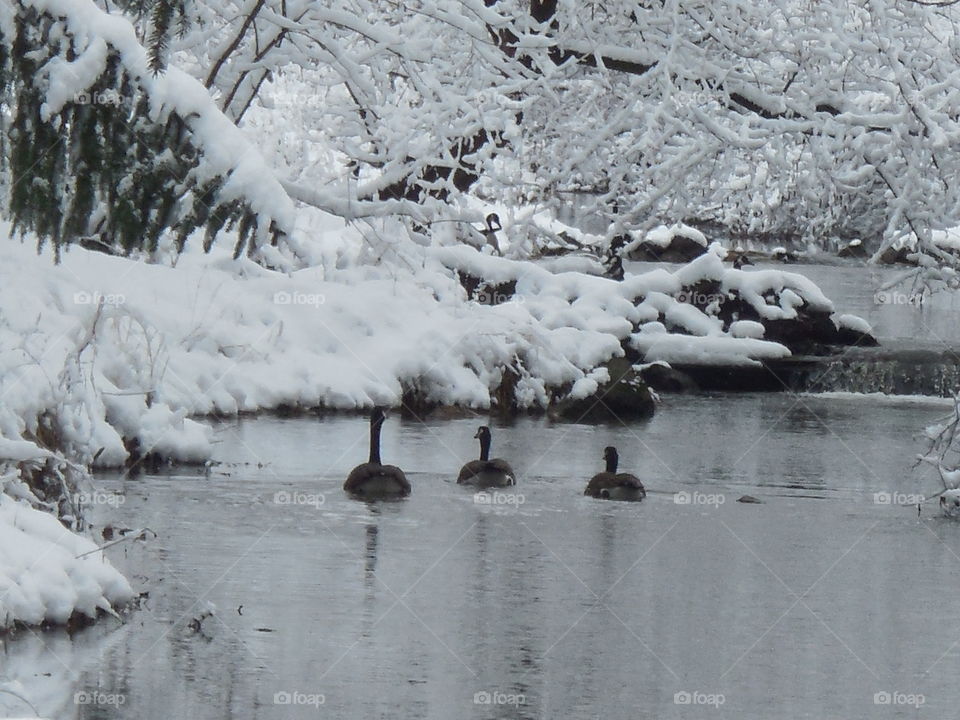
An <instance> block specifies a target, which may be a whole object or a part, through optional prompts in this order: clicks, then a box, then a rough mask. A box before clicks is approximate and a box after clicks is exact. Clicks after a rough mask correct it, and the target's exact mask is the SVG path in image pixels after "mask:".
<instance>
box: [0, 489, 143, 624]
mask: <svg viewBox="0 0 960 720" xmlns="http://www.w3.org/2000/svg"><path fill="white" fill-rule="evenodd" d="M96 548H97V546H96V545H94V544H93V542H91V541H90V540H88V539H86V538H84V537H81V536H80V535H77V534H76V533H73V532H71V531H70V530H67V529H66V528H65V527H64V526H63V525H61V524H60V522H59V521H58V520H57V519H56V518H54V517H53V516H52V515H50V514H48V513H45V512H42V511H40V510H36V509H34V508H32V507H31V506H30V505H29V504H28V503H26V502H23V501H18V500H14V499H13V498H11V497H7V496H6V495H4V494H2V493H0V630H2V629H7V628H10V627H11V626H12V625H13V624H14V623H23V624H28V625H39V624H40V623H44V622H50V623H56V624H65V623H66V622H67V621H69V620H70V618H71V617H72V616H73V615H74V614H75V613H79V614H81V615H84V616H86V617H88V618H90V619H93V618H95V617H96V616H97V613H98V611H104V612H114V609H115V608H117V607H119V606H121V605H124V604H126V603H128V602H130V601H131V600H132V599H133V590H132V588H131V587H130V583H128V582H127V580H126V578H124V577H123V575H121V574H120V573H119V572H118V571H117V570H116V569H115V568H114V567H113V565H111V564H110V562H109V561H108V560H107V559H106V558H104V557H103V556H102V553H100V552H93V553H91V554H89V555H84V553H88V552H90V551H91V550H96ZM81 555H82V557H79V556H81Z"/></svg>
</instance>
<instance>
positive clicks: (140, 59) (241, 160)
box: [24, 0, 300, 251]
mask: <svg viewBox="0 0 960 720" xmlns="http://www.w3.org/2000/svg"><path fill="white" fill-rule="evenodd" d="M24 4H25V5H28V6H32V7H34V8H36V9H37V10H38V11H40V12H48V13H50V14H51V15H52V16H54V17H57V18H62V19H63V20H64V22H65V23H66V26H67V28H68V30H69V32H70V34H71V35H72V36H73V37H74V38H75V41H76V44H77V46H78V47H79V49H80V51H79V53H78V55H77V57H76V59H74V60H73V61H71V62H67V61H64V60H63V59H61V58H54V59H53V60H51V61H50V62H49V63H47V64H46V65H45V66H44V67H43V69H42V72H44V73H46V76H47V81H48V86H47V93H46V102H45V103H44V104H43V106H42V108H41V113H42V116H43V119H44V120H47V119H49V118H50V117H52V116H54V115H55V114H57V113H58V112H59V111H60V110H61V109H62V108H63V107H64V105H65V104H67V103H68V102H73V101H75V99H76V98H78V97H82V96H84V95H86V94H87V93H88V92H89V89H90V87H91V85H92V84H93V82H94V81H95V80H96V79H97V78H98V77H99V76H100V75H101V74H102V73H103V71H104V69H105V67H106V63H107V61H108V58H109V56H110V54H111V53H110V51H111V50H115V51H116V52H117V53H118V55H119V58H120V62H121V63H122V65H123V67H124V69H125V70H126V71H127V73H128V74H129V75H130V77H131V78H132V79H133V81H134V82H135V83H136V84H137V85H138V86H139V87H140V88H141V89H142V90H143V91H144V92H145V93H146V95H147V96H148V98H149V99H150V108H151V114H152V116H153V118H154V119H155V120H157V121H160V122H162V121H163V119H164V118H165V117H166V116H168V115H169V114H170V113H176V114H177V115H178V116H179V117H180V118H182V119H183V120H184V121H185V122H186V124H187V126H188V127H189V129H190V132H191V133H192V135H193V139H194V143H195V144H196V145H197V146H198V147H199V148H200V150H201V151H202V152H203V155H204V162H203V163H201V164H200V166H199V172H200V174H199V175H198V178H197V179H198V180H200V181H205V180H210V179H213V178H215V177H225V178H227V180H226V183H225V184H224V186H223V189H222V198H223V200H224V201H225V202H226V201H230V200H233V199H242V200H243V201H245V202H246V203H248V204H249V206H250V208H251V209H252V210H253V211H254V212H256V213H257V214H258V215H259V219H258V232H259V233H260V234H261V236H265V235H266V232H267V229H268V227H269V225H270V223H271V221H275V222H276V223H277V224H278V225H279V227H280V228H281V229H283V230H284V231H287V232H288V233H291V231H292V230H293V228H294V225H295V217H296V212H295V208H294V204H293V201H292V200H291V199H290V197H289V196H288V195H287V192H286V190H284V188H283V186H282V185H281V183H280V181H279V180H278V179H277V177H276V175H275V173H274V172H273V169H272V168H271V167H270V166H269V165H268V164H267V163H266V162H265V161H264V159H263V157H262V156H261V155H260V153H259V152H258V149H257V147H256V145H255V144H254V143H252V142H251V141H250V139H249V138H248V137H247V136H246V135H245V134H244V133H243V131H242V130H241V129H240V128H238V127H237V125H236V124H235V123H234V122H233V121H232V120H230V118H228V117H227V116H226V115H224V114H223V113H222V112H221V111H220V110H219V108H218V107H217V104H216V102H215V101H214V99H213V98H212V97H211V95H210V92H209V91H208V90H207V88H205V87H204V86H203V84H202V83H200V82H199V81H198V80H197V79H195V78H193V77H191V76H190V75H188V74H187V73H186V72H184V71H183V70H181V69H179V68H177V67H175V66H170V67H168V68H167V69H166V70H165V72H163V73H161V74H158V75H155V74H154V73H153V72H152V71H151V70H150V69H149V63H148V59H147V52H146V50H145V49H144V47H143V46H142V45H141V44H140V42H139V40H138V39H137V35H136V31H135V29H134V27H133V25H131V24H130V22H129V21H128V20H127V19H126V18H124V17H123V16H121V15H119V14H110V13H106V12H104V11H103V10H101V9H100V8H98V7H97V6H96V5H95V4H94V3H92V2H84V1H80V2H78V1H77V0H25V3H24ZM286 240H287V242H288V244H290V245H291V247H293V249H294V250H295V251H299V249H300V248H299V247H298V246H297V245H296V244H295V239H294V236H293V235H292V233H291V234H290V235H288V237H287V238H286Z"/></svg>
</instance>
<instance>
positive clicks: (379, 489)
mask: <svg viewBox="0 0 960 720" xmlns="http://www.w3.org/2000/svg"><path fill="white" fill-rule="evenodd" d="M386 418H387V416H386V414H385V413H384V411H383V408H379V407H377V408H374V409H373V411H372V412H371V413H370V460H369V461H368V462H365V463H363V464H361V465H357V466H356V467H355V468H354V469H353V470H351V471H350V475H349V476H347V481H346V482H345V483H344V484H343V489H344V490H346V491H347V492H348V493H350V494H351V495H356V496H357V497H362V498H372V497H403V496H404V495H409V494H410V482H409V481H408V480H407V476H406V475H404V474H403V470H401V469H400V468H398V467H397V466H395V465H384V464H383V463H381V462H380V428H381V427H383V421H384V420H386Z"/></svg>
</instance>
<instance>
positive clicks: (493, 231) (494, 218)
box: [483, 213, 503, 257]
mask: <svg viewBox="0 0 960 720" xmlns="http://www.w3.org/2000/svg"><path fill="white" fill-rule="evenodd" d="M494 224H496V227H494ZM497 230H503V225H501V224H500V216H499V215H497V214H496V213H490V214H489V215H487V227H486V228H484V230H483V237H484V239H485V240H486V241H487V245H489V246H490V247H492V248H493V250H494V252H496V253H497V255H500V256H501V257H502V256H503V253H502V252H500V243H499V242H497Z"/></svg>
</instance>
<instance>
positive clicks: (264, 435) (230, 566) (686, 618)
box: [0, 394, 960, 720]
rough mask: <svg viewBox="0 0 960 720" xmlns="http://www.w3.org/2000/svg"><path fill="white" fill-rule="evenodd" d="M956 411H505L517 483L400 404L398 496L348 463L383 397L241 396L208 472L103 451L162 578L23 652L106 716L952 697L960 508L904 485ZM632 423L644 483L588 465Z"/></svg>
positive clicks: (827, 706)
mask: <svg viewBox="0 0 960 720" xmlns="http://www.w3.org/2000/svg"><path fill="white" fill-rule="evenodd" d="M944 411H945V408H944V407H943V406H942V405H936V404H932V403H916V402H905V401H898V402H892V401H882V400H876V399H870V398H866V399H864V398H859V399H846V398H837V397H809V396H807V397H798V396H792V395H789V394H762V395H761V394H757V395H738V396H696V397H673V398H671V397H668V398H667V399H666V401H665V403H664V405H663V406H662V407H661V409H660V412H659V414H657V416H656V417H654V418H653V419H652V420H650V421H647V422H644V423H638V424H632V425H627V426H625V425H622V424H619V423H617V424H611V425H599V426H585V425H576V424H551V423H550V422H548V421H547V420H545V419H533V418H522V419H519V420H517V421H516V422H515V423H514V424H513V425H511V426H509V427H495V428H494V452H495V454H497V455H502V456H504V457H507V458H509V459H510V460H511V461H512V462H513V464H514V467H515V469H516V470H517V471H518V473H519V475H520V478H521V479H520V484H519V486H518V487H517V488H516V493H517V494H511V493H512V491H510V493H508V494H506V495H503V496H501V497H499V498H498V499H499V500H501V501H503V502H502V504H496V505H493V504H488V503H477V502H476V501H475V498H474V496H473V494H472V493H471V492H470V491H469V490H467V489H465V488H461V487H458V486H457V485H456V484H455V483H454V482H453V481H452V478H453V477H455V475H456V472H457V470H458V468H459V466H460V464H461V463H462V462H463V461H464V460H466V459H468V458H471V457H473V455H474V453H475V450H476V449H475V447H474V442H475V441H474V440H473V439H472V436H473V434H474V430H475V427H476V425H477V424H478V421H477V420H475V419H463V420H443V421H441V420H438V421H435V422H432V421H431V422H428V423H426V424H420V423H417V422H412V421H400V420H399V419H397V418H396V417H394V418H391V419H390V420H388V422H387V425H386V427H385V430H384V457H385V459H387V460H388V461H390V462H396V463H397V464H399V465H400V466H401V467H403V468H405V469H406V470H407V472H408V475H409V477H410V479H411V482H412V483H413V485H414V491H413V494H412V496H411V497H410V498H409V499H407V500H405V501H400V502H392V503H383V504H379V505H366V504H363V503H360V502H356V501H352V500H350V499H348V498H347V497H345V496H344V495H343V493H342V492H341V490H340V485H341V483H342V481H343V478H344V477H345V476H346V474H347V473H348V471H349V469H350V468H351V467H352V466H353V465H354V464H356V463H357V462H359V461H360V460H361V459H363V455H364V453H365V444H366V437H367V428H366V425H365V421H364V420H363V419H362V418H360V417H349V416H336V417H332V416H331V417H325V418H320V419H318V418H299V419H279V418H271V417H262V418H258V419H243V420H239V421H236V422H230V423H226V424H224V425H221V426H220V427H219V428H218V434H219V438H220V440H221V442H220V443H219V445H218V450H217V453H218V456H219V458H220V459H222V460H225V461H229V464H225V465H222V466H218V467H216V468H214V469H213V470H212V471H211V472H210V473H209V474H207V475H203V474H189V473H180V474H169V475H163V476H147V477H143V478H140V479H136V480H134V479H124V478H120V477H117V476H104V477H101V478H98V482H99V484H100V486H101V487H102V488H104V489H107V490H115V491H122V492H125V498H126V501H125V502H124V504H123V505H122V506H121V507H120V508H119V509H118V510H117V511H116V512H114V513H112V514H111V518H112V519H113V522H114V524H115V525H127V526H129V527H142V526H149V527H150V528H152V529H153V530H155V531H156V532H157V533H158V534H159V537H158V538H157V539H156V540H151V541H149V542H146V543H127V544H125V545H120V546H117V547H115V548H112V549H111V550H109V551H108V554H109V555H110V557H111V559H112V560H113V562H115V563H116V564H117V565H118V566H119V567H120V568H121V569H123V570H124V571H125V572H126V573H127V574H128V577H130V578H131V579H132V580H133V582H134V584H135V586H136V587H137V588H138V590H139V589H146V590H149V592H150V598H149V600H148V602H147V603H146V605H145V607H144V608H143V609H142V610H140V611H138V612H135V613H133V614H131V615H130V616H129V617H128V618H127V622H126V623H125V624H123V625H120V624H118V623H117V622H115V621H113V620H111V619H105V620H104V621H103V622H101V623H99V624H98V625H97V626H96V627H94V628H91V629H88V630H86V631H83V632H80V633H78V634H76V635H75V636H74V638H73V639H72V640H71V639H70V638H68V637H67V636H66V635H65V634H63V633H60V632H54V633H43V634H39V635H34V634H32V633H29V632H27V633H22V634H21V635H19V636H18V637H16V638H14V639H12V640H7V642H6V645H5V647H4V653H3V654H2V655H0V658H2V663H3V665H2V666H0V675H2V676H3V677H5V678H7V679H18V680H19V681H20V682H22V684H23V685H22V687H23V692H25V693H27V694H28V695H29V697H30V698H32V699H33V701H34V703H35V704H37V705H38V706H39V708H40V709H41V710H42V711H44V712H45V713H47V714H48V715H50V716H52V717H57V718H98V719H101V720H107V719H110V720H112V719H113V718H127V717H138V718H144V719H151V718H156V719H157V720H160V719H161V718H162V719H163V720H167V719H169V718H183V719H184V720H186V719H189V720H208V719H209V720H213V719H214V718H217V719H219V718H226V717H229V718H238V719H239V720H252V719H254V718H258V719H259V718H263V719H265V720H272V719H284V720H287V719H291V720H292V719H299V718H319V717H331V718H347V717H349V718H411V719H413V718H438V719H439V718H443V719H447V718H470V719H472V718H477V719H486V718H545V719H550V718H561V717H562V718H575V719H579V718H584V719H586V718H604V720H617V719H619V718H637V717H641V718H644V717H649V718H723V717H730V718H770V717H790V718H800V717H810V718H827V717H843V718H885V717H904V718H912V717H917V716H919V713H924V714H925V715H927V716H930V717H947V716H952V715H953V713H954V712H955V708H956V706H957V703H958V702H960V688H958V686H957V682H956V677H957V676H958V672H960V626H958V624H957V622H956V616H957V610H958V609H960V600H958V598H960V594H958V592H957V590H958V585H960V580H958V578H960V523H957V522H955V521H950V520H946V519H942V518H940V517H939V516H938V515H937V513H936V507H935V503H930V504H928V505H926V506H924V511H923V514H922V515H921V516H920V517H919V518H918V516H917V510H916V508H915V506H913V505H909V506H903V505H893V504H885V503H883V502H877V500H878V499H879V500H881V501H882V500H884V499H887V496H880V497H879V498H877V497H875V493H890V492H899V493H914V492H923V491H925V492H932V491H934V490H935V489H936V482H935V481H934V480H933V479H932V478H930V477H929V476H924V475H922V474H920V475H917V474H915V473H913V472H912V471H911V470H910V467H909V466H910V463H911V457H912V455H913V454H914V453H915V452H916V450H917V448H918V441H917V439H916V438H915V437H914V436H915V433H916V432H917V430H918V429H919V428H921V427H923V426H924V425H925V424H927V423H929V422H931V421H932V420H933V419H935V418H937V417H938V416H940V415H941V414H942V413H943V412H944ZM608 444H615V445H617V446H618V447H619V449H620V455H621V462H622V464H623V467H624V468H625V469H627V470H631V471H633V472H635V473H636V474H637V475H638V476H640V477H641V478H642V479H643V480H644V482H645V483H646V484H647V487H648V490H649V491H650V494H649V497H648V499H647V500H646V501H644V502H643V503H642V504H628V503H622V504H617V503H606V502H603V501H598V500H592V499H589V498H585V497H583V495H582V494H581V493H582V491H583V487H584V485H585V483H586V480H587V478H588V477H589V476H590V475H591V474H592V473H594V472H596V471H597V470H598V469H599V468H600V465H601V462H602V461H601V455H602V449H603V447H604V446H605V445H608ZM278 492H286V493H288V494H289V496H290V497H293V496H295V495H296V494H298V493H299V494H300V495H299V496H297V497H299V498H300V499H302V500H304V501H309V500H316V501H319V499H320V496H321V495H322V496H323V503H322V504H319V503H318V504H316V505H310V504H280V503H278V502H276V501H275V500H276V499H277V498H278V496H277V495H276V494H277V493H278ZM678 492H685V493H687V494H688V495H687V497H689V498H690V499H692V500H695V502H691V503H687V504H680V503H677V502H676V496H675V493H678ZM743 494H750V495H753V496H755V497H757V498H759V499H761V500H762V501H763V504H760V505H746V504H740V503H737V502H735V500H736V498H738V497H740V496H741V495H743ZM521 495H522V497H521ZM279 497H280V498H281V499H282V497H283V496H279ZM721 499H722V500H723V502H722V504H719V503H720V500H721ZM894 499H895V500H902V501H905V502H906V501H909V500H910V498H905V497H898V498H894ZM521 500H522V502H520V501H521ZM507 501H510V502H507ZM206 601H212V602H214V603H215V604H216V606H217V608H218V613H217V615H216V616H215V617H212V618H207V619H206V620H204V621H203V623H202V630H201V632H199V633H197V632H194V631H192V630H191V629H190V628H189V627H188V623H189V622H190V620H191V618H193V617H194V616H196V615H197V614H198V613H199V608H200V606H201V605H202V604H203V603H205V602H206ZM241 605H242V611H240V612H238V608H239V607H240V606H241ZM241 612H242V614H241ZM77 692H81V693H86V695H82V696H80V697H81V700H83V699H86V698H90V697H95V698H96V699H97V700H99V701H100V702H99V704H93V703H88V704H80V705H77V704H75V703H74V697H75V693H77ZM97 693H99V694H97ZM282 693H300V695H297V696H296V698H297V699H298V700H299V701H301V702H310V701H314V702H317V703H319V701H320V699H321V696H322V699H323V704H322V705H319V704H318V705H317V706H312V705H302V704H301V705H283V704H275V699H277V700H283V699H285V697H286V696H284V695H282ZM484 693H486V694H484ZM678 693H680V694H679V695H678ZM683 693H689V695H684V694H683ZM877 693H891V694H892V693H902V695H899V696H895V695H891V697H892V698H893V700H894V702H896V703H897V704H893V703H891V704H879V705H878V704H875V695H876V694H877ZM920 695H922V696H923V701H924V702H923V705H922V707H920V710H919V712H918V711H917V709H916V708H915V707H914V706H913V705H909V704H905V703H908V702H911V701H914V702H915V704H918V703H919V699H920V698H919V697H918V696H920ZM721 696H722V700H723V704H722V705H719V706H717V703H719V702H720V700H721ZM911 696H912V697H911ZM885 697H886V696H882V695H881V696H879V698H878V699H879V700H880V701H883V700H884V699H885ZM120 698H122V699H123V700H122V702H123V705H122V706H120V705H118V704H117V703H119V702H120ZM685 699H690V700H691V703H690V704H682V702H683V701H684V700H685ZM486 700H490V702H489V703H487V702H485V701H486ZM111 701H112V703H113V704H111ZM677 701H680V702H679V703H678V702H677ZM709 702H712V703H714V704H712V705H710V704H703V703H709ZM697 703H699V704H697ZM4 712H6V713H14V714H29V713H27V712H25V708H24V707H23V706H22V705H18V703H17V701H16V700H14V699H13V698H11V697H9V696H6V695H3V694H0V715H2V714H3V713H4Z"/></svg>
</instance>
